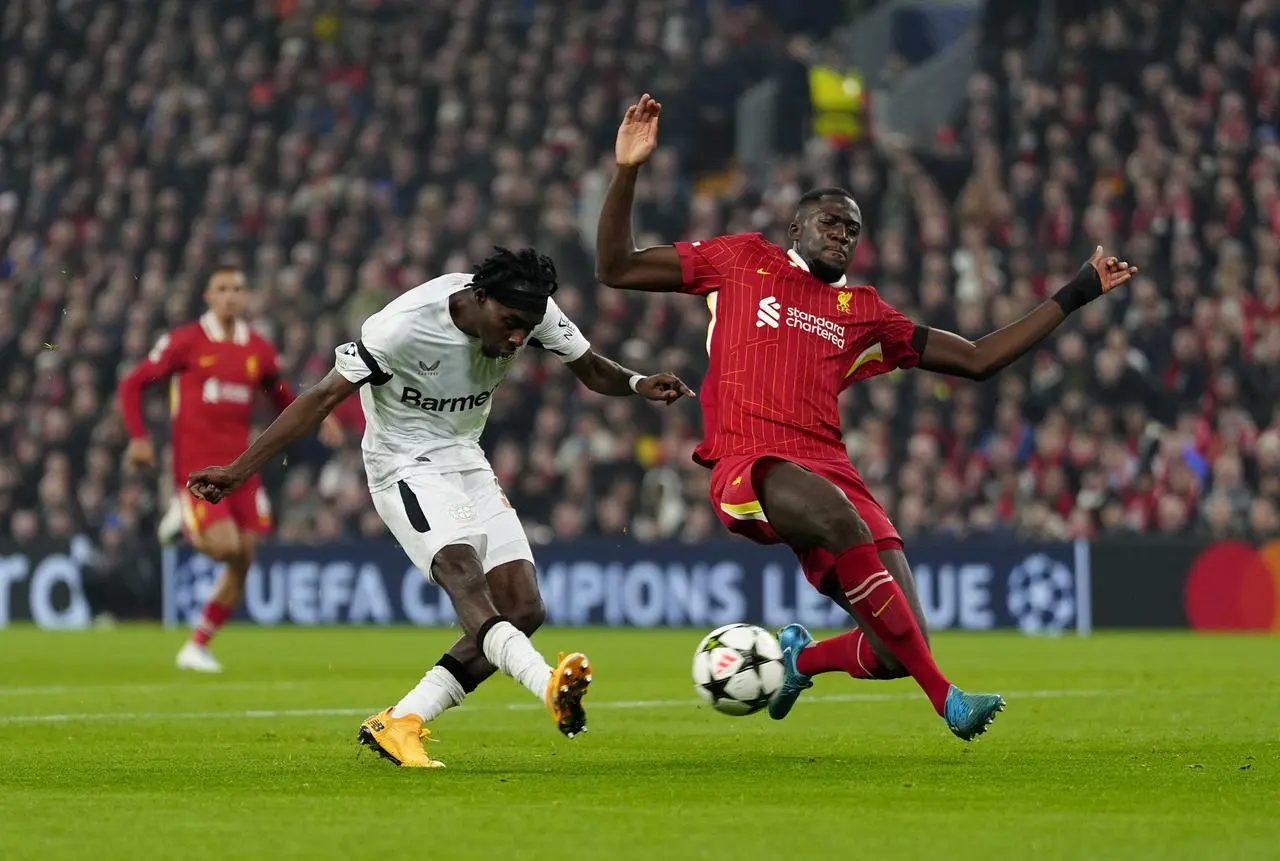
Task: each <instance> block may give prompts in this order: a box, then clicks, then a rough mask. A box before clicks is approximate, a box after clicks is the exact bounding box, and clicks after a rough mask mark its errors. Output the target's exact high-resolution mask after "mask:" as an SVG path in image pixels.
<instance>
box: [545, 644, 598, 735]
mask: <svg viewBox="0 0 1280 861" xmlns="http://www.w3.org/2000/svg"><path fill="white" fill-rule="evenodd" d="M589 687H591V663H590V662H589V661H588V660H587V656H586V655H584V654H582V653H581V652H568V653H566V652H561V653H560V657H559V658H558V659H557V663H556V668H555V669H554V670H553V671H552V672H551V680H550V681H549V682H547V708H549V709H551V716H552V717H553V718H555V719H556V726H557V727H558V728H559V729H560V732H562V733H564V734H565V737H566V738H573V737H574V736H575V735H578V734H579V733H583V732H586V731H587V712H586V709H584V708H583V707H582V698H583V697H585V696H586V695H587V689H588V688H589Z"/></svg>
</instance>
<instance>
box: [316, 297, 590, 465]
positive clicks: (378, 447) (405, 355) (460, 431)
mask: <svg viewBox="0 0 1280 861" xmlns="http://www.w3.org/2000/svg"><path fill="white" fill-rule="evenodd" d="M470 283H471V276H470V275H467V274H463V273H454V274H450V275H442V276H441V277H439V278H436V279H434V280H431V281H428V282H427V283H425V284H420V285H418V286H417V287H414V288H413V289H412V290H409V291H407V292H405V293H404V294H402V295H401V296H399V297H397V298H396V299H394V300H392V301H391V302H390V303H389V304H388V305H387V306H386V307H385V308H383V309H382V310H381V311H379V312H378V313H376V314H374V315H373V316H372V317H370V318H369V319H368V320H365V322H364V326H363V327H361V329H360V340H358V341H352V342H351V343H348V344H343V345H342V346H341V347H339V348H338V349H337V351H336V353H337V364H336V369H337V371H338V373H340V374H342V376H343V377H345V378H346V379H348V380H350V381H351V382H353V383H357V384H365V385H362V386H361V388H360V403H361V406H363V407H364V417H365V431H364V441H363V443H362V445H361V447H362V449H363V451H364V465H365V472H366V473H367V474H368V478H369V487H370V489H372V490H378V489H380V488H383V487H386V486H388V485H391V484H394V483H395V482H396V481H398V480H399V479H400V478H402V477H404V476H405V475H408V474H413V473H422V472H452V471H456V470H463V469H471V468H475V467H483V466H486V465H487V464H488V461H487V460H486V459H485V456H484V451H483V450H482V449H481V448H480V434H481V433H482V432H483V431H484V425H485V421H486V420H487V419H488V418H489V410H490V409H491V408H492V406H493V402H492V400H491V398H492V397H493V391H494V389H496V388H497V387H498V384H499V383H501V382H502V380H503V378H504V377H506V375H507V371H508V370H509V369H510V368H511V363H512V362H513V361H514V360H515V359H516V358H517V357H518V356H519V355H520V351H519V350H517V351H516V353H515V355H513V356H509V357H507V358H501V359H491V358H489V357H488V356H486V355H484V353H482V352H481V351H480V342H479V340H477V339H475V338H471V337H468V336H467V335H466V334H464V333H463V332H462V331H461V330H460V329H459V328H458V327H457V325H456V324H454V322H453V316H452V315H451V314H450V313H449V297H450V296H452V295H453V294H454V293H457V292H459V291H460V290H464V289H466V288H467V286H468V285H469V284H470ZM530 338H531V340H532V341H536V342H537V343H538V344H540V345H541V346H542V347H543V348H544V349H546V350H550V351H551V352H553V353H555V354H556V355H557V356H558V357H559V358H560V361H562V362H572V361H574V360H575V359H579V358H581V357H582V356H584V355H586V353H587V350H589V349H590V348H591V345H590V344H589V343H588V342H587V339H586V338H585V337H583V335H582V333H581V332H579V331H578V327H577V326H575V325H574V324H573V323H572V322H570V320H569V318H568V317H566V316H565V314H564V312H563V311H561V310H560V308H559V306H558V305H556V303H555V302H554V301H548V302H547V313H546V316H544V317H543V318H542V322H541V323H539V324H538V325H537V327H535V328H534V330H533V332H532V333H531V335H530Z"/></svg>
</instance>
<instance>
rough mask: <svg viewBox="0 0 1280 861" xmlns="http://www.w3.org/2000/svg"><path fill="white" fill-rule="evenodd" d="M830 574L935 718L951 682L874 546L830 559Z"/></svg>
mask: <svg viewBox="0 0 1280 861" xmlns="http://www.w3.org/2000/svg"><path fill="white" fill-rule="evenodd" d="M835 571H836V577H837V578H838V579H839V581H840V588H841V589H842V590H843V591H844V594H845V597H846V598H847V599H848V601H849V604H850V606H852V607H853V608H854V609H855V610H856V611H857V612H858V615H859V616H860V618H861V619H862V621H863V622H864V623H865V624H866V625H867V626H868V627H869V628H871V630H872V631H874V632H875V634H876V636H877V637H879V638H880V640H881V642H883V643H884V645H885V647H886V648H888V650H889V651H890V652H891V653H892V654H893V656H894V658H895V659H897V661H898V663H900V664H902V666H903V667H904V668H906V670H907V672H908V673H910V674H911V677H912V678H913V679H915V680H916V683H917V684H919V685H920V687H921V688H922V689H923V690H924V692H925V695H926V696H928V697H929V702H931V703H932V704H933V707H934V710H935V711H937V713H938V714H940V715H941V714H942V713H943V707H944V704H945V703H946V699H947V691H948V689H949V688H950V687H951V683H950V682H949V681H948V680H947V678H946V677H945V676H944V675H942V671H941V670H939V669H938V665H937V664H936V663H934V660H933V656H932V655H931V654H930V653H929V645H928V643H926V642H925V639H924V634H923V633H921V631H920V626H919V625H918V624H917V623H916V619H915V616H914V615H913V614H912V612H911V607H910V605H909V604H908V603H907V598H906V596H905V595H904V594H903V592H902V589H901V588H900V587H899V586H898V584H897V582H896V581H895V580H894V579H893V575H891V574H890V573H889V572H888V571H886V570H885V567H884V564H883V563H882V562H881V561H880V555H879V553H878V552H877V551H876V546H875V545H874V544H871V543H867V544H857V545H854V546H853V547H850V548H848V549H847V550H845V551H844V552H843V553H841V554H839V555H838V556H836V559H835ZM806 651H807V650H806Z"/></svg>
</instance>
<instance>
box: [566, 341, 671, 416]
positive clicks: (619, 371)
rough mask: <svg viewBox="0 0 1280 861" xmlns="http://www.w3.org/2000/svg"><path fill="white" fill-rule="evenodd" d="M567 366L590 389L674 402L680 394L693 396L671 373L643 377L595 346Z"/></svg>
mask: <svg viewBox="0 0 1280 861" xmlns="http://www.w3.org/2000/svg"><path fill="white" fill-rule="evenodd" d="M568 365H569V370H571V371H573V375H574V376H575V377H577V378H578V379H579V380H581V381H582V384H583V385H584V386H586V387H587V388H588V389H591V391H593V392H599V393H600V394H602V395H609V396H610V397H615V398H620V397H625V396H626V395H629V394H631V393H632V392H635V393H636V394H638V395H640V396H641V397H643V398H647V399H648V400H651V401H661V402H662V403H665V404H673V403H675V402H676V401H678V400H680V399H681V398H683V397H686V396H687V397H693V390H692V389H690V388H689V387H688V386H686V385H685V384H684V382H683V381H682V380H681V379H680V378H679V377H677V376H675V375H674V374H654V375H653V376H651V377H646V376H645V375H644V374H637V373H636V372H635V371H632V370H630V369H629V368H624V367H623V366H622V365H619V364H618V363H617V362H615V361H613V359H607V358H605V357H604V356H602V355H600V354H599V353H597V352H595V351H594V350H588V351H587V353H586V354H585V355H583V356H582V357H581V358H578V359H574V360H573V361H572V362H569V363H568Z"/></svg>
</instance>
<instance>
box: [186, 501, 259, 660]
mask: <svg viewBox="0 0 1280 861" xmlns="http://www.w3.org/2000/svg"><path fill="white" fill-rule="evenodd" d="M188 537H189V538H190V541H191V546H192V548H193V549H194V550H195V551H196V552H197V553H200V554H203V555H204V556H207V557H208V558H210V559H212V560H213V561H215V562H221V563H222V565H223V567H222V571H221V572H220V573H219V574H218V580H217V582H216V583H215V584H214V587H213V592H212V593H211V594H210V595H209V598H208V600H206V601H205V605H204V608H203V609H202V610H201V612H200V619H199V621H197V622H196V626H195V629H194V630H193V631H192V632H191V637H190V638H189V639H188V640H187V642H186V643H185V644H183V646H182V649H181V650H180V651H179V652H178V657H177V665H178V668H179V669H182V670H193V671H195V672H203V673H218V672H221V671H222V666H221V664H219V663H218V661H217V659H215V658H214V657H213V654H212V653H211V652H210V651H209V642H210V641H211V640H212V639H213V638H214V636H215V635H217V633H218V631H219V630H221V628H222V626H223V625H225V624H226V622H227V620H228V619H230V618H231V615H232V613H234V612H235V609H236V607H237V606H238V605H239V603H240V599H241V597H242V596H243V595H244V581H245V578H246V577H247V576H248V574H249V566H250V565H251V564H252V561H253V556H252V553H253V550H252V547H253V545H252V541H251V540H250V541H246V536H245V535H244V534H242V533H241V531H240V528H239V527H238V526H237V525H236V522H235V520H234V518H232V517H231V516H230V513H229V512H228V511H225V510H218V508H217V506H210V505H208V504H207V503H204V502H196V503H195V505H193V506H192V516H191V518H190V519H189V523H188Z"/></svg>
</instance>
